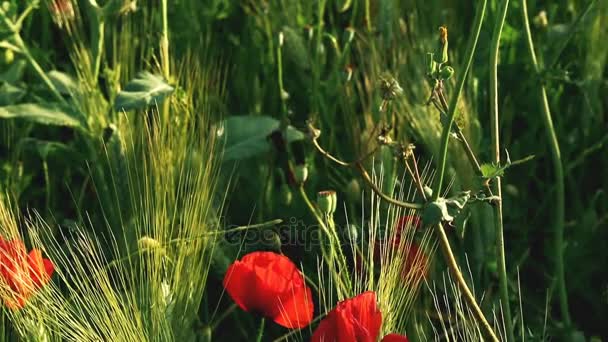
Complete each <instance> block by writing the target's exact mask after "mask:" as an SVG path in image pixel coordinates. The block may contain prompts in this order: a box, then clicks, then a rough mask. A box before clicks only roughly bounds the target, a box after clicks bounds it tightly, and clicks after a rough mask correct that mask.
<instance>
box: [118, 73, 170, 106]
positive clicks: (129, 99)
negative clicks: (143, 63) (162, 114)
mask: <svg viewBox="0 0 608 342" xmlns="http://www.w3.org/2000/svg"><path fill="white" fill-rule="evenodd" d="M173 90H174V89H173V87H172V86H170V85H169V84H167V82H165V80H163V79H162V77H160V76H157V75H154V74H151V73H149V72H141V73H139V74H138V75H137V77H136V78H135V79H133V80H132V81H130V82H129V83H127V85H126V86H125V87H124V89H123V90H122V91H121V92H119V93H118V95H117V96H116V99H115V100H114V109H115V110H117V111H119V110H132V109H142V108H145V107H148V106H150V105H154V104H160V103H161V102H163V100H164V99H165V97H166V96H167V95H169V94H171V93H172V92H173Z"/></svg>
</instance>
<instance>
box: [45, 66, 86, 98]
mask: <svg viewBox="0 0 608 342" xmlns="http://www.w3.org/2000/svg"><path fill="white" fill-rule="evenodd" d="M48 76H49V78H50V79H51V82H52V83H53V85H55V87H56V88H57V90H58V91H59V92H60V93H61V94H66V95H72V94H74V93H77V92H78V89H79V87H78V82H77V81H76V80H75V79H74V78H73V77H72V76H71V75H68V74H66V73H63V72H61V71H57V70H52V71H49V73H48Z"/></svg>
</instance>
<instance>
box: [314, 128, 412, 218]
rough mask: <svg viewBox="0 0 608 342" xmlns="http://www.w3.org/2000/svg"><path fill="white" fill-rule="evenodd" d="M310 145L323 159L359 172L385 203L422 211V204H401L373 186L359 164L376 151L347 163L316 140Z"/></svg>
mask: <svg viewBox="0 0 608 342" xmlns="http://www.w3.org/2000/svg"><path fill="white" fill-rule="evenodd" d="M312 144H313V146H314V147H315V148H316V149H317V151H319V152H320V153H321V154H322V155H323V156H324V157H325V158H327V159H329V160H331V161H333V162H334V163H336V164H338V165H341V166H346V167H355V168H356V169H357V170H358V171H359V173H361V176H362V177H363V180H365V182H366V183H367V184H368V185H369V186H370V187H371V188H372V190H373V191H374V192H375V193H376V194H377V195H378V196H380V197H382V198H383V199H384V200H385V201H387V202H389V203H392V204H394V205H396V206H399V207H403V208H407V209H422V208H423V207H424V205H423V204H422V203H410V202H403V201H399V200H396V199H394V198H392V197H391V196H388V195H386V194H385V193H383V192H382V190H381V189H380V188H378V186H377V185H376V184H374V181H373V180H372V178H371V177H370V175H369V173H367V171H366V170H365V168H364V167H363V164H361V162H362V161H363V160H365V159H367V157H369V156H371V155H372V154H373V153H374V152H375V151H376V149H374V150H372V152H370V153H367V154H366V155H365V156H364V157H361V158H359V159H358V160H356V161H354V162H348V163H347V162H345V161H342V160H340V159H338V158H336V157H334V156H332V155H331V154H330V153H329V152H327V151H326V150H325V149H323V147H321V145H319V142H318V141H317V139H316V138H315V139H312Z"/></svg>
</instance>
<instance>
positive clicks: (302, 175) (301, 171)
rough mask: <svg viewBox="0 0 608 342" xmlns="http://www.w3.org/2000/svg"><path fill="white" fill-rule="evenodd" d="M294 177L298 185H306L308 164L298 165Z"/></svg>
mask: <svg viewBox="0 0 608 342" xmlns="http://www.w3.org/2000/svg"><path fill="white" fill-rule="evenodd" d="M293 176H294V179H295V181H296V183H297V184H304V183H305V182H306V180H307V179H308V167H307V166H306V164H300V165H296V166H295V167H294V169H293Z"/></svg>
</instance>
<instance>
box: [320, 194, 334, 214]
mask: <svg viewBox="0 0 608 342" xmlns="http://www.w3.org/2000/svg"><path fill="white" fill-rule="evenodd" d="M337 205H338V197H337V196H336V192H335V191H333V190H325V191H319V192H318V193H317V207H318V208H319V210H321V212H322V213H323V214H325V215H333V214H334V212H335V211H336V207H337Z"/></svg>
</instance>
